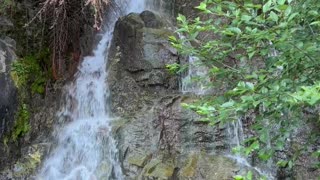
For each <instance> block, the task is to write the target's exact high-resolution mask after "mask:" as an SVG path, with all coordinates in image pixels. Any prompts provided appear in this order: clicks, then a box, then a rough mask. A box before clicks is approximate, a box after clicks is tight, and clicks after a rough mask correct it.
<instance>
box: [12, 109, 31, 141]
mask: <svg viewBox="0 0 320 180" xmlns="http://www.w3.org/2000/svg"><path fill="white" fill-rule="evenodd" d="M29 119H30V113H29V109H28V106H27V105H26V104H22V105H21V106H20V107H19V110H18V113H17V115H16V121H15V125H14V127H13V130H12V133H11V138H12V140H13V141H16V140H17V139H18V138H19V137H22V136H24V135H25V134H26V133H28V132H29V130H30V124H29ZM7 142H8V141H7Z"/></svg>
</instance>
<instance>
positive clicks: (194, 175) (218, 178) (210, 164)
mask: <svg viewBox="0 0 320 180" xmlns="http://www.w3.org/2000/svg"><path fill="white" fill-rule="evenodd" d="M239 170H240V169H239V167H238V166H237V165H236V162H235V161H233V160H231V159H228V158H226V157H224V156H215V155H209V154H205V153H199V154H196V153H194V154H191V155H189V157H188V158H187V160H186V162H185V166H183V167H182V168H181V170H180V172H179V175H178V176H179V178H180V179H182V180H187V179H207V180H229V179H233V176H234V175H236V172H238V171H239Z"/></svg>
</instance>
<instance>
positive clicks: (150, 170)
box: [143, 159, 175, 179]
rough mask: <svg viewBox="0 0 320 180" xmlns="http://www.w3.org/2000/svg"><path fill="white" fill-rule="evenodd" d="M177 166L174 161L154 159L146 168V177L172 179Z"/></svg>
mask: <svg viewBox="0 0 320 180" xmlns="http://www.w3.org/2000/svg"><path fill="white" fill-rule="evenodd" d="M174 168H175V166H174V165H173V164H172V163H163V162H161V161H160V160H157V159H156V160H152V161H151V162H150V163H149V164H147V165H146V166H145V168H144V170H143V171H144V174H143V176H145V177H150V178H156V179H170V178H171V177H172V176H173V173H174Z"/></svg>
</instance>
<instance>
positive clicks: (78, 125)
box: [37, 0, 146, 180]
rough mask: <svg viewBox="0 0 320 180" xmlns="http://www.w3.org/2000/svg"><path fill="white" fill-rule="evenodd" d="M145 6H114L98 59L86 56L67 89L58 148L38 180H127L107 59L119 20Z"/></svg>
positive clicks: (127, 1) (136, 2) (130, 2)
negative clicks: (112, 113)
mask: <svg viewBox="0 0 320 180" xmlns="http://www.w3.org/2000/svg"><path fill="white" fill-rule="evenodd" d="M145 4H146V2H145V0H116V1H115V2H114V3H113V4H112V5H111V6H113V8H110V9H111V10H110V12H109V14H108V18H107V22H108V24H107V27H106V30H105V33H104V34H103V35H102V39H101V41H100V42H99V44H98V46H97V48H96V49H95V50H94V52H93V54H94V55H93V56H88V57H85V58H84V60H83V62H82V64H81V65H80V67H79V71H78V73H77V74H76V76H75V81H74V82H73V83H71V84H70V85H68V86H67V87H66V91H67V92H66V102H65V105H64V106H63V109H62V110H61V112H60V117H61V118H60V121H64V123H63V125H62V127H60V128H57V130H56V131H55V134H56V135H55V137H56V141H57V142H56V146H55V148H54V149H53V150H52V152H51V153H50V155H49V157H48V158H47V159H46V160H45V162H44V164H43V166H42V168H41V169H40V172H39V174H38V175H37V179H45V180H97V179H117V180H121V179H124V177H123V174H122V170H121V165H120V163H119V159H118V150H117V147H116V142H115V140H114V139H113V138H112V136H111V125H110V123H111V120H112V119H111V118H110V115H109V113H110V111H109V107H108V103H107V99H108V98H109V96H110V94H109V87H108V84H106V82H105V80H106V79H107V76H108V73H107V70H106V69H107V68H106V66H107V57H108V51H109V47H110V44H111V40H112V36H113V30H114V25H115V23H116V21H117V20H118V18H119V17H120V16H123V15H125V14H128V13H129V12H141V11H143V10H144V9H145V8H146V7H145ZM65 121H66V122H65Z"/></svg>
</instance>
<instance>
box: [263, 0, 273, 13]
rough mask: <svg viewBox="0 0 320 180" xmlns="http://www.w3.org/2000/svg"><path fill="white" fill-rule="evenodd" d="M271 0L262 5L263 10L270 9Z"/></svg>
mask: <svg viewBox="0 0 320 180" xmlns="http://www.w3.org/2000/svg"><path fill="white" fill-rule="evenodd" d="M271 4H272V2H271V0H269V1H268V2H267V3H266V4H264V5H263V7H262V12H264V13H266V12H268V11H269V10H270V7H271Z"/></svg>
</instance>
